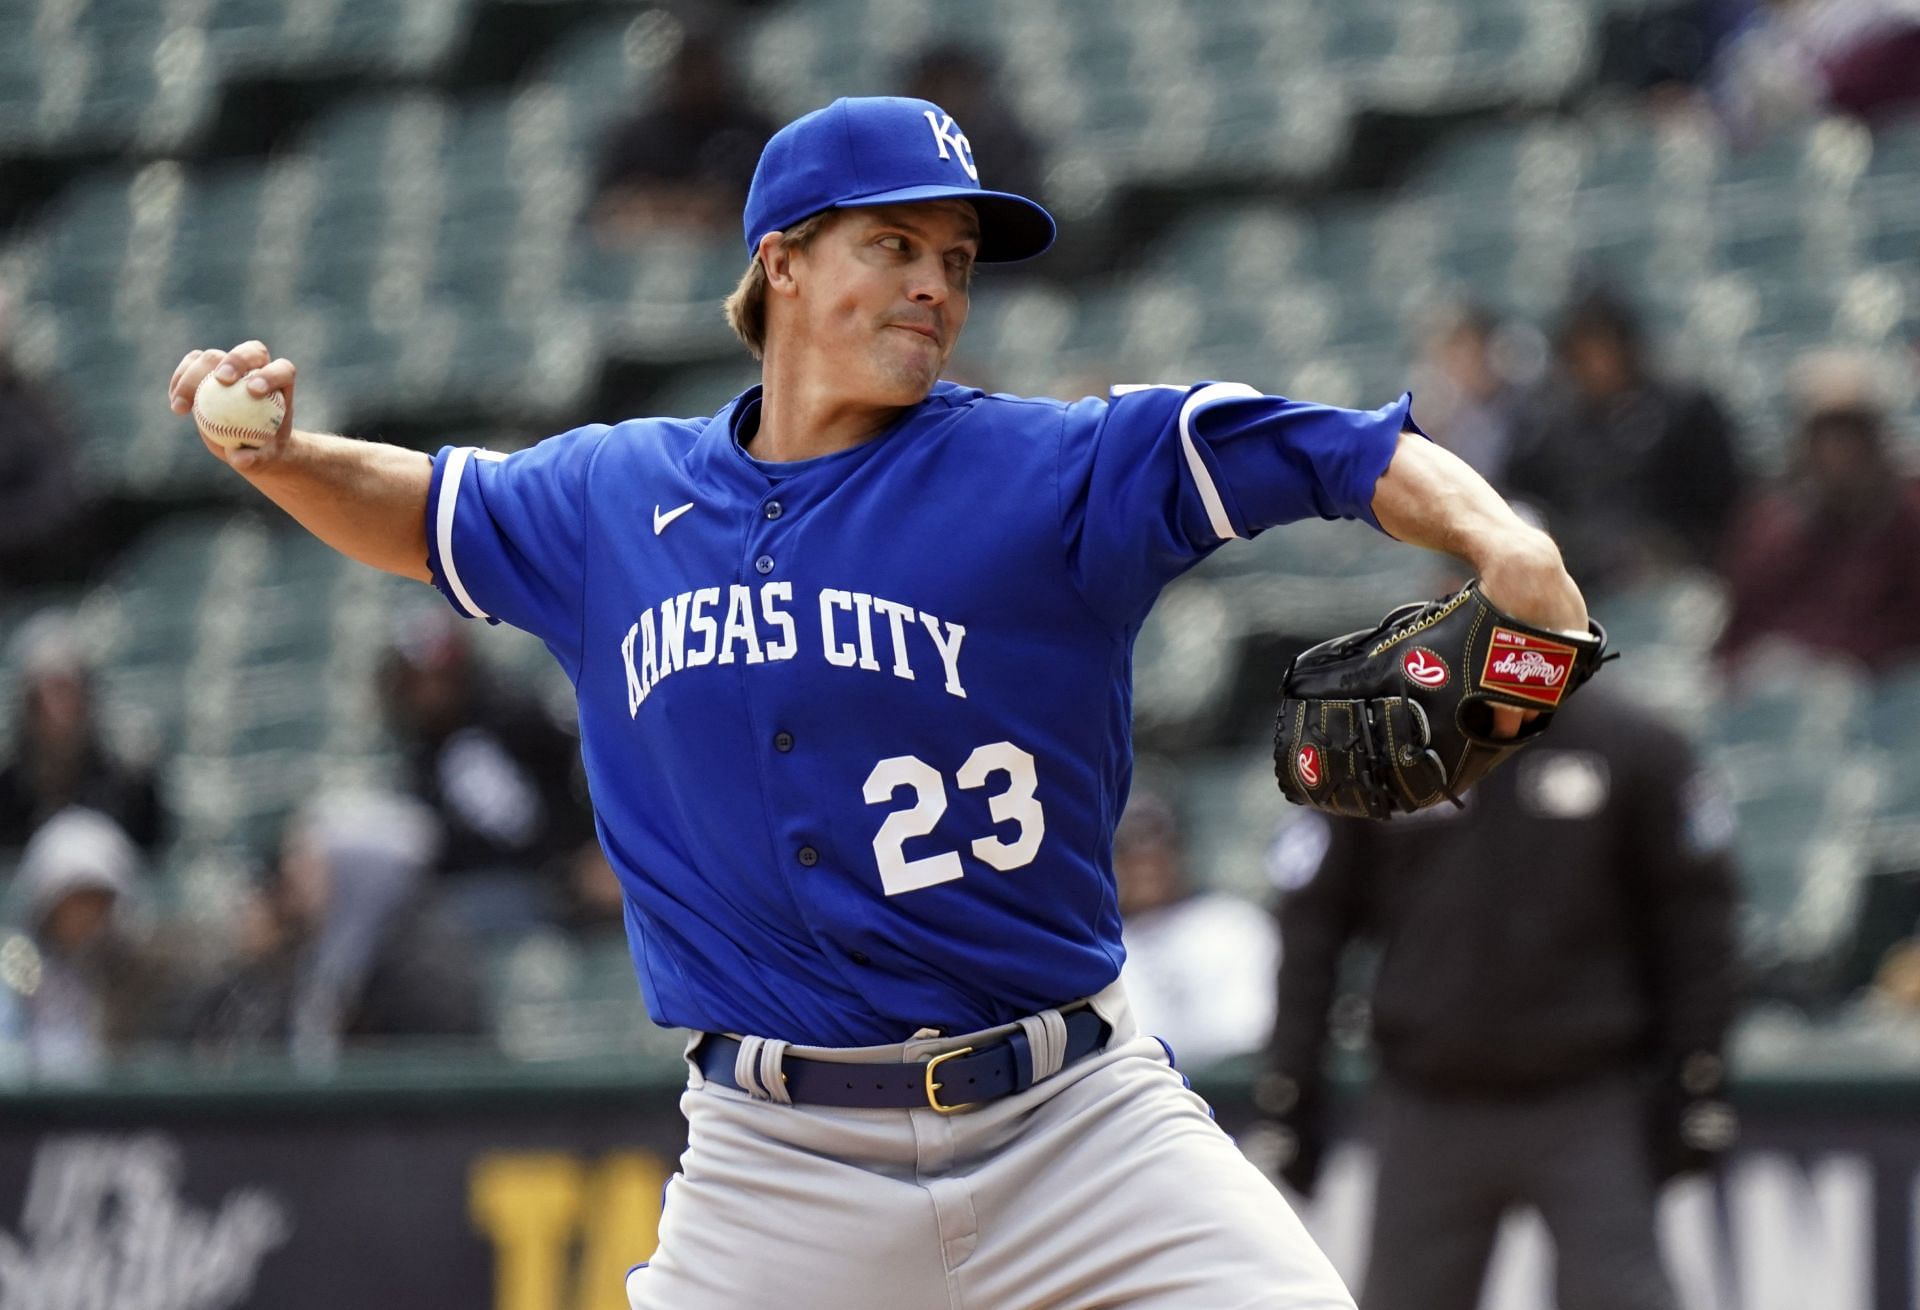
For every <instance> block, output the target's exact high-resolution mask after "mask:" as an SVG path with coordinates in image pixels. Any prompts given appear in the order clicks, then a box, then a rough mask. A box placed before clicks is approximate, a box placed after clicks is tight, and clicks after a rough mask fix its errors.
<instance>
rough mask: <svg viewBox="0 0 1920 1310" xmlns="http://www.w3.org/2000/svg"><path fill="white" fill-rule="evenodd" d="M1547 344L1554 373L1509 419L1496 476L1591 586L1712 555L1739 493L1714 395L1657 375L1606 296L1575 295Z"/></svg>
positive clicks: (1628, 320) (1634, 331)
mask: <svg viewBox="0 0 1920 1310" xmlns="http://www.w3.org/2000/svg"><path fill="white" fill-rule="evenodd" d="M1554 348H1555V353H1556V356H1557V358H1558V362H1559V366H1560V367H1559V370H1558V376H1557V377H1555V378H1553V379H1551V380H1550V381H1549V382H1548V384H1547V386H1546V387H1545V388H1544V390H1543V391H1542V392H1541V393H1540V394H1539V395H1538V396H1537V397H1536V398H1535V400H1534V403H1532V404H1531V405H1530V406H1528V409H1527V412H1526V413H1525V415H1524V416H1523V417H1522V419H1521V421H1520V423H1519V425H1518V426H1517V427H1516V429H1515V432H1514V438H1513V448H1512V453H1511V455H1510V456H1509V458H1508V461H1507V467H1506V471H1505V477H1504V478H1502V479H1499V481H1501V482H1502V484H1503V485H1504V487H1505V489H1506V490H1507V491H1508V492H1509V493H1511V494H1513V495H1516V496H1519V497H1521V498H1523V499H1526V500H1530V501H1534V502H1537V503H1538V504H1539V505H1540V506H1541V507H1542V508H1543V509H1544V510H1546V512H1547V516H1548V517H1549V518H1550V519H1552V520H1553V522H1554V535H1555V537H1556V538H1557V539H1558V540H1559V542H1560V547H1561V550H1562V551H1563V553H1564V554H1565V556H1566V561H1567V568H1568V571H1569V572H1571V573H1572V574H1573V576H1574V578H1575V579H1577V580H1578V581H1579V583H1580V585H1581V586H1582V587H1583V588H1586V589H1588V591H1589V592H1590V593H1591V592H1606V591H1616V590H1619V589H1620V588H1622V587H1624V586H1627V585H1628V584H1630V583H1632V582H1635V581H1637V580H1639V579H1641V578H1643V577H1645V576H1648V575H1651V574H1656V573H1658V572H1661V571H1663V570H1665V569H1667V568H1670V567H1673V566H1676V565H1689V564H1701V565H1705V564H1710V563H1711V562H1712V560H1713V558H1714V556H1715V554H1716V553H1717V551H1718V549H1719V546H1720V541H1721V536H1722V532H1723V530H1724V528H1725V526H1726V521H1727V517H1728V514H1729V512H1730V510H1731V509H1732V507H1733V504H1734V501H1735V499H1736V498H1737V497H1738V495H1739V492H1740V471H1739V468H1738V466H1737V464H1736V460H1735V453H1734V436H1733V429H1732V425H1731V423H1730V422H1729V421H1728V419H1727V417H1726V415H1725V413H1724V412H1723V411H1722V410H1721V408H1720V405H1719V403H1718V402H1717V401H1715V399H1714V398H1713V397H1712V396H1711V395H1709V394H1708V393H1707V392H1706V391H1704V390H1703V389H1701V388H1700V387H1698V386H1694V385H1691V384H1685V383H1678V382H1671V381H1667V380H1664V379H1661V378H1659V377H1657V376H1655V375H1654V373H1653V372H1652V370H1651V369H1650V368H1649V366H1648V364H1647V360H1646V353H1645V343H1644V341H1643V339H1642V336H1641V331H1640V325H1639V322H1638V321H1637V319H1636V318H1635V316H1634V315H1633V313H1632V312H1631V311H1630V310H1628V309H1627V307H1626V306H1625V305H1624V304H1623V303H1621V302H1620V301H1619V300H1617V299H1615V298H1614V297H1613V296H1611V295H1610V294H1608V293H1605V292H1600V291H1595V292H1590V293H1588V294H1587V295H1586V296H1584V297H1583V298H1581V299H1580V300H1578V301H1576V302H1575V304H1574V305H1573V306H1572V307H1571V308H1570V309H1569V310H1568V312H1567V314H1566V315H1565V317H1564V318H1563V320H1562V321H1561V323H1560V326H1559V331H1558V333H1557V335H1556V338H1555V342H1554Z"/></svg>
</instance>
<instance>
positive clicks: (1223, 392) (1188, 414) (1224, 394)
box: [1180, 382, 1260, 541]
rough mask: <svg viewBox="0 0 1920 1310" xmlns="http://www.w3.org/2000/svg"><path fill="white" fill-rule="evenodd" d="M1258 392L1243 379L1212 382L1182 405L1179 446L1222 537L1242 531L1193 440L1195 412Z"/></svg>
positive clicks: (1211, 520)
mask: <svg viewBox="0 0 1920 1310" xmlns="http://www.w3.org/2000/svg"><path fill="white" fill-rule="evenodd" d="M1259 394H1260V393H1259V392H1258V391H1256V390H1254V389H1253V388H1252V387H1250V386H1248V385H1247V384H1246V383H1244V382H1213V383H1209V384H1208V385H1206V386H1204V387H1201V388H1200V389H1199V390H1198V391H1196V392H1194V393H1193V394H1192V395H1191V396H1188V397H1187V399H1186V403H1185V404H1183V405H1181V406H1180V448H1181V449H1182V450H1183V451H1184V452H1186V456H1187V471H1188V472H1190V473H1192V474H1193V484H1194V486H1196V487H1198V488H1199V489H1200V503H1201V504H1202V505H1204V506H1206V508H1207V522H1209V523H1211V524H1212V525H1213V531H1214V535H1215V536H1217V537H1219V538H1220V540H1222V541H1227V540H1230V539H1232V538H1234V537H1238V536H1239V535H1240V534H1239V533H1238V532H1235V531H1234V530H1233V520H1232V519H1230V518H1228V517H1227V507H1226V504H1225V503H1224V502H1223V501H1222V500H1221V499H1220V488H1218V487H1216V486H1214V484H1213V474H1212V473H1210V472H1208V471H1207V463H1206V461H1205V460H1203V459H1201V458H1200V451H1199V449H1198V447H1196V446H1195V445H1194V444H1193V415H1194V412H1195V411H1196V410H1198V409H1199V408H1200V407H1201V406H1202V405H1210V404H1212V403H1213V402H1214V401H1216V400H1232V399H1237V398H1244V397H1249V396H1258V395H1259Z"/></svg>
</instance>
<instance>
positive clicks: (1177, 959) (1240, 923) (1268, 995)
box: [1113, 790, 1280, 1068]
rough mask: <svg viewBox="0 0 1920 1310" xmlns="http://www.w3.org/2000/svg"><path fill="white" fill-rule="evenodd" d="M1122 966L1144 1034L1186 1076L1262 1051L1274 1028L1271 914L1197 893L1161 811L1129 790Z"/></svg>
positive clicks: (1152, 799)
mask: <svg viewBox="0 0 1920 1310" xmlns="http://www.w3.org/2000/svg"><path fill="white" fill-rule="evenodd" d="M1113 872H1114V876H1115V879H1116V880H1117V882H1118V884H1119V889H1120V917H1121V920H1122V940H1123V942H1124V943H1125V945H1126V948H1127V962H1126V965H1125V967H1124V968H1123V969H1122V971H1121V981H1122V982H1123V983H1124V984H1125V986H1126V989H1127V1000H1128V1003H1129V1004H1130V1006H1131V1007H1132V1009H1133V1013H1134V1017H1135V1018H1136V1019H1137V1020H1138V1021H1139V1023H1140V1028H1141V1031H1143V1032H1149V1033H1153V1034H1155V1035H1156V1036H1158V1037H1160V1038H1162V1039H1164V1040H1165V1041H1166V1043H1167V1045H1169V1046H1171V1047H1172V1048H1173V1051H1174V1055H1175V1057H1176V1058H1177V1059H1178V1060H1179V1061H1180V1062H1181V1063H1182V1064H1183V1065H1185V1066H1186V1067H1188V1068H1198V1067H1200V1066H1203V1065H1208V1064H1213V1063H1215V1062H1217V1061H1219V1060H1223V1059H1225V1058H1227V1057H1228V1056H1231V1055H1241V1054H1245V1053H1246V1052H1249V1051H1255V1050H1258V1049H1259V1048H1260V1046H1261V1044H1262V1043H1263V1042H1265V1041H1266V1039H1267V1035H1268V1033H1270V1032H1271V1031H1272V1030H1273V977H1274V973H1275V972H1276V970H1278V968H1279V965H1280V954H1279V940H1278V934H1277V933H1276V932H1275V930H1274V924H1273V916H1272V915H1270V914H1268V913H1267V912H1266V911H1265V910H1263V909H1262V908H1260V907H1259V906H1257V905H1254V904H1252V903H1250V902H1248V901H1245V900H1242V899H1241V898H1240V897H1237V896H1231V895H1228V894H1226V893H1224V892H1206V893H1201V892H1197V891H1196V890H1195V889H1194V886H1193V881H1192V879H1191V878H1190V877H1189V876H1188V873H1187V865H1186V854H1185V850H1184V843H1183V842H1182V841H1181V837H1180V830H1179V826H1178V823H1177V821H1176V820H1175V817H1174V813H1173V811H1172V809H1171V808H1169V807H1168V805H1167V803H1166V802H1165V801H1163V800H1162V799H1160V798H1159V797H1158V796H1155V795H1153V794H1151V793H1148V792H1141V791H1137V790H1136V791H1135V793H1134V796H1133V799H1132V801H1131V802H1130V803H1129V804H1128V806H1127V812H1126V815H1125V816H1124V817H1123V818H1122V819H1121V820H1120V826H1119V829H1118V830H1117V831H1116V832H1115V833H1114V837H1113Z"/></svg>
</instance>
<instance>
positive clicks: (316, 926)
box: [191, 796, 485, 1060]
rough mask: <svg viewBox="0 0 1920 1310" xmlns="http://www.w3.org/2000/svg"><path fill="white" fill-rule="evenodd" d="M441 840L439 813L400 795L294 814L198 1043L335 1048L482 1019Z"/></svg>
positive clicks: (450, 1029)
mask: <svg viewBox="0 0 1920 1310" xmlns="http://www.w3.org/2000/svg"><path fill="white" fill-rule="evenodd" d="M437 841H438V831H437V825H436V824H435V823H434V820H433V816H432V815H431V814H430V813H429V812H427V811H426V810H425V808H424V807H421V806H419V805H417V804H416V803H414V802H411V801H406V800H402V799H399V798H395V797H383V796H358V797H340V798H334V799H331V800H328V801H323V802H321V803H318V804H316V805H315V806H314V807H312V808H310V809H308V810H307V811H305V812H303V813H302V814H300V815H298V816H296V817H295V819H294V820H293V821H292V822H291V823H290V824H289V825H288V827H287V830H286V833H285V835H284V837H283V839H282V842H281V848H280V853H279V861H278V865H277V867H276V869H275V870H274V873H273V876H272V878H271V880H270V881H269V883H268V885H267V886H266V887H264V888H262V889H261V890H260V891H258V892H257V893H256V895H255V897H254V898H253V901H252V903H251V904H250V905H249V906H248V907H247V909H246V911H245V914H244V916H243V920H242V928H243V931H242V940H241V950H240V959H239V962H238V964H237V966H236V967H235V969H234V970H233V971H232V972H231V974H230V975H229V976H228V977H227V978H225V979H224V980H222V981H221V982H220V983H219V984H217V985H216V986H215V987H214V988H213V989H212V990H211V991H210V992H209V993H208V994H207V995H206V997H205V998H204V999H203V1000H202V1002H201V1003H200V1005H199V1007H198V1014H197V1015H196V1017H195V1018H194V1020H193V1022H192V1024H191V1029H192V1036H193V1039H194V1041H195V1043H196V1044H197V1045H198V1046H199V1047H200V1048H201V1049H202V1050H207V1051H216V1052H223V1053H232V1052H235V1051H239V1050H245V1049H249V1048H256V1047H262V1046H270V1045H271V1046H284V1047H286V1048H287V1049H289V1050H291V1051H292V1053H293V1054H295V1055H296V1056H299V1057H302V1058H309V1059H321V1060H324V1059H326V1058H328V1057H330V1056H331V1055H333V1054H334V1053H335V1052H336V1051H338V1050H339V1048H340V1047H341V1046H342V1045H350V1044H353V1043H356V1042H363V1041H367V1040H372V1039H380V1038H389V1037H420V1036H476V1035H478V1034H480V1033H482V1032H483V1031H484V1029H485V1025H484V1022H483V1017H482V1005H481V997H480V975H479V968H478V964H477V961H476V959H475V956H474V953H473V950H472V947H471V945H470V943H469V942H468V940H467V938H466V937H465V935H464V934H463V933H462V932H461V931H460V929H459V928H458V927H457V925H455V924H454V923H453V922H452V921H451V920H450V919H449V917H448V916H446V915H445V914H443V913H441V912H439V911H438V909H437V908H436V906H435V903H434V898H433V891H432V883H431V880H430V879H429V877H428V871H429V869H430V867H431V865H432V860H433V854H434V848H435V845H436V844H437Z"/></svg>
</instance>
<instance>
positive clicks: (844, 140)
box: [745, 96, 1054, 263]
mask: <svg viewBox="0 0 1920 1310" xmlns="http://www.w3.org/2000/svg"><path fill="white" fill-rule="evenodd" d="M920 200H965V201H967V202H969V203H970V204H972V206H973V208H974V210H975V212H977V213H978V214H979V216H980V252H979V254H978V256H976V257H977V258H978V259H979V260H981V261H982V262H986V263H1001V262H1005V261H1008V260H1014V259H1031V258H1032V257H1033V256H1035V255H1037V254H1039V253H1040V252H1041V251H1043V250H1045V249H1046V248H1047V247H1048V246H1050V245H1052V244H1053V236H1054V224H1053V215H1051V214H1049V213H1048V212H1047V211H1046V210H1045V209H1043V208H1041V207H1040V206H1039V205H1037V204H1035V203H1034V202H1033V201H1031V200H1028V199H1027V198H1026V197H1025V196H1016V195H1014V194H1012V193H1011V192H1007V191H987V190H984V189H983V188H982V187H981V185H980V170H979V169H978V168H977V167H976V166H975V165H974V160H973V143H972V142H971V141H969V140H967V135H966V133H965V132H962V131H961V130H960V127H959V125H958V124H957V123H955V122H954V121H953V115H952V114H949V113H947V112H946V111H945V110H943V109H941V108H940V107H939V106H938V105H936V104H934V103H932V102H931V101H928V100H909V99H907V98H905V97H902V96H871V97H866V98H861V99H851V98H843V99H840V100H836V101H834V102H833V103H832V104H830V105H828V106H827V107H826V108H825V109H816V110H814V111H813V112H812V113H811V114H806V115H804V116H802V117H800V118H796V119H794V120H793V122H791V123H788V124H787V125H786V126H785V127H783V128H781V129H780V130H779V131H778V132H775V133H774V134H773V139H772V140H771V141H769V142H767V148H766V149H765V150H763V151H761V152H760V164H759V166H758V167H757V168H755V169H754V170H753V186H752V187H751V188H750V189H749V190H748V191H747V212H746V223H745V226H746V232H747V253H748V254H749V255H751V254H752V253H753V252H754V251H755V250H757V249H758V248H759V246H760V238H762V237H764V236H765V235H766V234H767V233H769V232H784V231H786V230H787V229H788V228H790V227H792V226H793V225H794V224H795V223H798V222H800V221H801V220H802V219H805V218H810V217H812V216H813V215H815V214H818V213H820V212H821V211H822V210H826V209H869V208H872V207H874V206H876V205H901V204H911V203H913V202H915V201H920Z"/></svg>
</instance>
